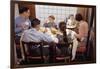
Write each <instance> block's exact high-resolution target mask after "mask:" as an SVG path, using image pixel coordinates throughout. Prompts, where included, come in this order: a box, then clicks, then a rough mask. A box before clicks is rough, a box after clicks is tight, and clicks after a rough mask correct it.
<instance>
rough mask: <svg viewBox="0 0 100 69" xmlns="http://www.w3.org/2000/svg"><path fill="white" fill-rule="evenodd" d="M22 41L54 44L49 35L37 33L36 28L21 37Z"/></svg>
mask: <svg viewBox="0 0 100 69" xmlns="http://www.w3.org/2000/svg"><path fill="white" fill-rule="evenodd" d="M21 40H22V41H25V42H40V41H45V42H52V41H53V39H52V38H51V36H49V35H48V34H45V33H42V32H40V31H37V30H36V29H35V28H31V29H29V30H25V31H24V33H23V34H22V37H21Z"/></svg>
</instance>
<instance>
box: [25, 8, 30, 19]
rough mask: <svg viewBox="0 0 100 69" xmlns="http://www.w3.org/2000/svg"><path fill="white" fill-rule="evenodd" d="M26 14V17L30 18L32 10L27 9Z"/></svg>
mask: <svg viewBox="0 0 100 69" xmlns="http://www.w3.org/2000/svg"><path fill="white" fill-rule="evenodd" d="M24 14H25V17H26V18H29V16H30V10H28V11H26V12H25V13H24Z"/></svg>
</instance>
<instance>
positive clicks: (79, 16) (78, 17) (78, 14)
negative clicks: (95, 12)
mask: <svg viewBox="0 0 100 69" xmlns="http://www.w3.org/2000/svg"><path fill="white" fill-rule="evenodd" d="M75 19H76V20H77V21H81V20H83V17H82V15H81V14H80V13H77V14H76V16H75Z"/></svg>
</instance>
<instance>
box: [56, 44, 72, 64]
mask: <svg viewBox="0 0 100 69" xmlns="http://www.w3.org/2000/svg"><path fill="white" fill-rule="evenodd" d="M70 44H71V45H72V43H69V44H68V47H69V45H70ZM61 46H63V47H65V48H67V49H66V53H65V55H59V56H56V61H57V62H59V61H62V62H64V63H70V58H71V53H70V54H69V53H68V51H67V50H68V47H67V46H66V45H61Z"/></svg>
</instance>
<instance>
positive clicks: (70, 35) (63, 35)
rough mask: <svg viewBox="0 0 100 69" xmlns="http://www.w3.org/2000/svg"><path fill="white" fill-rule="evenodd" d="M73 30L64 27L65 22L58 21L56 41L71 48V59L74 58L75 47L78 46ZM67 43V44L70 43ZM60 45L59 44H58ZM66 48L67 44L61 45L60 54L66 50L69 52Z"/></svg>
mask: <svg viewBox="0 0 100 69" xmlns="http://www.w3.org/2000/svg"><path fill="white" fill-rule="evenodd" d="M75 34H76V33H75V32H74V31H72V30H70V29H66V23H65V22H60V23H59V32H58V39H59V42H58V43H62V44H63V43H66V44H67V45H68V49H69V48H72V59H71V60H74V59H75V55H76V49H77V46H78V42H77V39H76V38H75ZM71 43H72V45H73V46H71V45H69V44H71ZM60 47H61V46H60ZM68 49H67V46H66V47H63V48H62V49H61V51H62V54H64V53H65V52H66V51H65V50H67V52H69V51H68ZM67 54H68V53H65V55H67Z"/></svg>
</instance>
